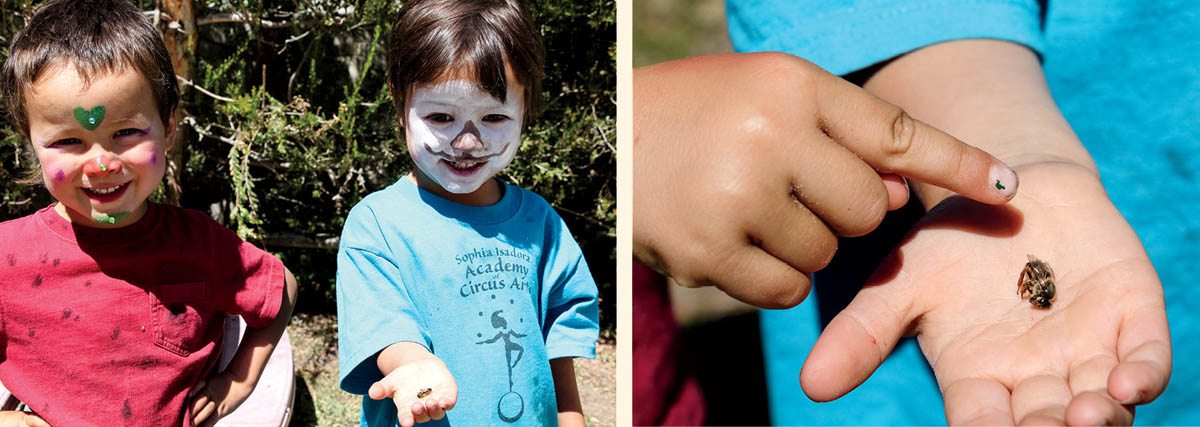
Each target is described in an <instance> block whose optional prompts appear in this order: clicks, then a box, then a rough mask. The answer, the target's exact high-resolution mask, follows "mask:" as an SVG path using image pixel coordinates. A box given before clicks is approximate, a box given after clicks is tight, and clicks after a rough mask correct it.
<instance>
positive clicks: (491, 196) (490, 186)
mask: <svg viewBox="0 0 1200 427" xmlns="http://www.w3.org/2000/svg"><path fill="white" fill-rule="evenodd" d="M408 179H410V180H412V181H413V182H416V183H417V187H420V188H421V189H423V190H425V191H428V192H430V193H433V194H435V195H437V196H438V197H441V198H443V199H446V200H449V201H451V202H454V203H458V204H460V205H467V206H491V205H494V204H496V203H499V202H500V198H502V197H504V189H503V188H502V187H501V186H500V181H497V180H496V179H494V178H493V179H488V180H487V181H486V182H484V183H483V185H481V186H479V188H477V189H476V190H475V191H472V192H470V193H463V194H459V193H451V192H449V191H446V189H445V188H442V186H441V185H439V184H438V183H437V182H435V181H434V180H432V179H430V178H429V177H428V176H426V175H425V173H424V172H421V169H420V168H414V169H413V171H412V172H410V173H409V174H408Z"/></svg>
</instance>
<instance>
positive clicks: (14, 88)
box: [0, 0, 179, 139]
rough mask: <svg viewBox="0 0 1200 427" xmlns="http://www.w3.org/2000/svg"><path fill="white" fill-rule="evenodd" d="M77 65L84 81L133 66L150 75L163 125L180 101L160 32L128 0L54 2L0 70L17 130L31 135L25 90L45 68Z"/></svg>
mask: <svg viewBox="0 0 1200 427" xmlns="http://www.w3.org/2000/svg"><path fill="white" fill-rule="evenodd" d="M68 65H70V66H74V67H75V71H76V72H77V73H79V76H80V77H81V78H82V79H83V81H85V82H90V81H91V78H92V77H94V76H96V75H98V74H103V73H109V72H113V71H117V70H120V69H121V68H122V67H132V68H133V69H136V70H137V71H138V72H140V73H141V74H142V75H143V76H145V77H146V80H148V81H149V82H150V89H151V91H152V93H153V94H154V99H155V101H156V102H157V103H158V113H159V115H160V116H161V117H162V120H163V124H167V123H170V118H171V114H172V112H173V111H174V110H175V107H176V105H178V103H179V90H178V88H177V86H176V83H175V69H174V68H173V67H172V66H171V57H170V55H169V54H167V48H166V46H165V45H164V44H163V41H162V38H161V37H160V36H159V34H158V31H157V30H155V29H154V26H152V25H151V24H150V21H149V20H148V19H147V18H146V17H145V16H144V15H142V11H141V10H140V9H138V8H137V7H135V6H134V5H133V4H130V3H129V2H128V1H126V0H52V1H50V2H47V3H46V4H45V5H43V6H42V7H41V8H39V9H38V10H37V12H35V13H34V14H33V18H31V19H30V20H29V22H28V23H27V25H26V26H25V28H24V29H22V30H21V31H20V32H19V33H17V35H16V37H14V38H13V41H12V44H11V46H10V49H9V57H8V60H7V61H5V62H4V67H3V71H0V86H3V90H4V101H5V103H6V104H7V105H8V110H9V114H10V115H12V119H13V122H14V124H15V125H16V127H17V129H18V130H19V131H20V132H21V134H22V135H24V136H25V138H26V139H28V138H29V116H28V114H26V111H25V91H26V90H28V89H29V88H30V87H31V86H33V84H34V82H36V81H37V79H38V78H39V77H41V75H42V74H43V73H44V72H46V70H47V69H49V68H51V67H54V66H68Z"/></svg>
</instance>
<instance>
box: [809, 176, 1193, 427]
mask: <svg viewBox="0 0 1200 427" xmlns="http://www.w3.org/2000/svg"><path fill="white" fill-rule="evenodd" d="M1020 173H1021V178H1022V179H1021V189H1020V193H1019V194H1018V195H1017V197H1016V198H1015V199H1014V200H1013V201H1012V202H1011V203H1009V204H1008V205H1005V206H988V205H983V204H979V203H976V202H973V201H970V200H967V199H965V198H961V197H952V198H949V199H946V200H945V201H943V202H942V203H940V204H939V205H938V206H936V207H935V208H934V209H932V210H931V211H930V212H929V213H928V214H927V215H926V217H925V218H923V219H922V220H921V221H920V222H919V223H918V224H917V225H916V226H915V227H914V229H913V231H912V233H911V234H910V235H909V236H908V237H907V238H906V239H905V240H904V241H903V242H902V243H901V244H900V245H899V246H898V247H897V248H896V249H895V250H894V251H893V252H892V253H891V254H890V255H889V256H888V258H887V260H885V261H884V263H883V264H882V265H881V266H880V267H879V268H878V270H877V271H876V272H875V273H874V274H873V275H872V278H871V279H870V280H869V281H868V283H867V285H866V286H864V288H863V290H862V291H860V292H859V293H858V295H857V296H855V298H854V300H853V301H852V302H851V303H850V305H849V306H848V307H847V308H846V309H845V310H843V311H842V312H841V313H839V314H838V315H837V317H835V318H834V319H833V321H832V322H831V323H830V324H829V326H828V327H827V328H826V329H825V331H824V332H823V333H822V335H821V337H820V339H818V341H817V343H816V345H815V346H814V347H813V350H812V352H811V353H810V355H809V357H808V360H807V361H806V362H805V364H804V368H803V372H802V373H801V377H800V382H801V385H802V386H803V388H804V390H805V392H806V393H807V394H808V395H809V396H810V397H812V398H813V399H814V400H818V401H824V400H832V399H834V398H837V397H839V396H841V395H843V394H845V393H846V392H848V391H850V390H851V389H853V388H854V387H857V386H858V385H859V384H861V383H862V381H863V380H865V379H866V378H867V377H868V376H869V375H870V374H871V373H872V372H873V371H874V370H875V368H877V367H878V366H879V364H880V363H881V362H882V361H883V359H884V358H886V357H887V354H888V353H889V352H890V351H891V349H892V347H893V346H894V345H895V344H896V341H897V340H898V339H899V337H900V336H902V335H917V337H918V341H919V342H920V345H921V350H922V352H923V353H924V354H925V357H926V359H927V360H928V361H929V363H930V365H931V366H932V367H933V371H934V373H935V375H936V376H937V380H938V385H939V387H940V388H941V390H942V394H943V397H944V399H945V405H946V417H947V421H948V422H949V423H950V424H992V425H1001V424H1014V423H1021V424H1063V423H1067V424H1093V425H1094V424H1100V423H1108V424H1114V423H1120V424H1128V423H1131V422H1132V417H1133V413H1132V405H1136V404H1143V403H1147V402H1149V401H1151V400H1153V399H1154V398H1155V397H1157V396H1158V394H1160V393H1161V392H1162V390H1163V389H1164V388H1165V387H1166V383H1167V379H1168V377H1169V376H1170V370H1171V349H1170V337H1169V335H1168V332H1167V320H1166V311H1165V306H1164V302H1163V294H1162V285H1161V283H1160V282H1159V280H1158V276H1157V274H1156V273H1155V271H1154V267H1153V265H1151V263H1150V260H1149V258H1148V257H1147V255H1146V253H1145V250H1144V249H1143V248H1142V245H1141V242H1140V241H1139V239H1138V237H1137V235H1136V234H1134V232H1133V230H1132V229H1131V228H1130V227H1129V225H1128V223H1126V222H1125V220H1124V219H1123V218H1122V217H1121V215H1120V213H1118V212H1117V210H1116V209H1115V208H1114V207H1113V206H1112V203H1111V202H1110V201H1109V200H1108V197H1107V195H1106V194H1105V193H1104V190H1103V188H1102V187H1101V186H1100V183H1099V181H1098V180H1097V179H1096V177H1095V176H1094V175H1091V174H1090V173H1088V172H1085V171H1084V170H1083V169H1079V168H1075V167H1072V166H1065V165H1058V164H1042V165H1036V166H1030V167H1026V168H1024V169H1021V170H1020ZM1027 255H1034V256H1037V257H1038V258H1040V259H1042V260H1045V261H1047V262H1048V263H1049V264H1050V265H1051V266H1052V267H1053V269H1054V273H1055V277H1056V279H1057V280H1056V284H1057V297H1056V299H1055V301H1054V304H1053V306H1052V307H1050V308H1049V309H1039V308H1036V307H1034V306H1033V305H1032V304H1030V303H1029V301H1027V300H1025V299H1021V298H1020V297H1019V296H1018V292H1017V286H1018V278H1019V277H1020V274H1021V270H1022V268H1023V266H1024V264H1025V262H1026V260H1027V259H1026V256H1027Z"/></svg>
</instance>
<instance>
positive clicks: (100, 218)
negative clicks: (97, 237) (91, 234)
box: [93, 212, 132, 224]
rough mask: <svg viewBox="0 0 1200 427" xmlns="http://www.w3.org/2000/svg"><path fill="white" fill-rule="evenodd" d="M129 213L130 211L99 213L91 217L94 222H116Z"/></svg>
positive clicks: (127, 216) (126, 216)
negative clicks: (110, 213)
mask: <svg viewBox="0 0 1200 427" xmlns="http://www.w3.org/2000/svg"><path fill="white" fill-rule="evenodd" d="M131 213H132V212H118V213H115V214H112V215H107V214H100V215H96V216H95V218H93V219H95V220H96V222H98V223H101V224H116V223H118V222H120V221H122V220H124V219H125V218H129V214H131Z"/></svg>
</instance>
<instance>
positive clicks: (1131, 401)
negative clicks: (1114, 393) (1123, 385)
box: [1121, 391, 1142, 405]
mask: <svg viewBox="0 0 1200 427" xmlns="http://www.w3.org/2000/svg"><path fill="white" fill-rule="evenodd" d="M1141 401H1142V392H1140V391H1139V392H1137V393H1134V394H1133V397H1131V398H1129V399H1128V400H1126V401H1124V402H1121V403H1124V404H1126V405H1132V404H1135V403H1140V402H1141Z"/></svg>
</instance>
